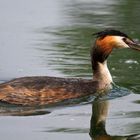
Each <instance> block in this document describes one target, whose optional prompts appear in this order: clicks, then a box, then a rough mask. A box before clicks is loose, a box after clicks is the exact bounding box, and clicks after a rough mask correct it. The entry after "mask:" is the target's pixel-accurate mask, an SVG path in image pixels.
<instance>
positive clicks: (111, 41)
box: [0, 30, 139, 106]
mask: <svg viewBox="0 0 140 140" xmlns="http://www.w3.org/2000/svg"><path fill="white" fill-rule="evenodd" d="M96 36H97V39H96V41H95V45H94V46H93V48H92V51H91V62H92V69H93V71H94V75H93V79H92V80H86V79H76V78H68V79H67V78H56V77H47V76H38V77H23V78H17V79H14V80H11V81H9V82H6V83H3V84H1V85H0V101H2V102H7V103H10V104H17V105H28V106H33V105H46V104H54V103H58V102H61V101H66V100H68V99H74V98H80V97H85V96H87V95H90V94H95V93H98V94H100V93H103V92H105V91H106V90H108V89H110V88H111V83H112V77H111V75H110V72H109V70H108V68H107V62H106V59H107V57H108V56H109V54H110V53H111V52H112V50H113V48H128V47H129V48H132V49H135V50H139V48H136V47H130V46H131V45H137V46H138V44H137V43H135V42H134V41H133V40H132V39H130V38H129V37H128V36H127V35H126V34H124V33H122V32H120V31H116V30H104V31H102V32H98V33H96Z"/></svg>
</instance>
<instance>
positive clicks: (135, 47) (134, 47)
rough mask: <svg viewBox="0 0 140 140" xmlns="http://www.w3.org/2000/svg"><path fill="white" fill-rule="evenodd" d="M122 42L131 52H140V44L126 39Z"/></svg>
mask: <svg viewBox="0 0 140 140" xmlns="http://www.w3.org/2000/svg"><path fill="white" fill-rule="evenodd" d="M123 41H124V42H125V43H126V44H127V45H128V46H129V47H130V48H131V49H133V50H137V51H140V48H138V47H140V43H137V42H135V41H133V40H131V39H128V38H124V39H123Z"/></svg>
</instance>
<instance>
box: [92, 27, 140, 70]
mask: <svg viewBox="0 0 140 140" xmlns="http://www.w3.org/2000/svg"><path fill="white" fill-rule="evenodd" d="M93 35H95V36H96V41H95V45H94V46H93V48H92V52H91V56H92V68H93V69H95V68H96V64H97V63H95V62H100V63H103V62H104V61H105V60H106V59H107V57H108V56H109V54H110V53H111V52H112V50H113V49H114V48H131V49H134V50H138V51H140V48H138V47H136V46H140V44H138V43H136V42H135V41H134V40H132V39H131V38H130V37H129V36H128V35H126V34H125V33H122V32H120V31H118V30H112V29H106V30H104V31H101V32H97V33H95V34H93Z"/></svg>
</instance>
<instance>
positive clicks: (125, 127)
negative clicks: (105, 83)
mask: <svg viewBox="0 0 140 140" xmlns="http://www.w3.org/2000/svg"><path fill="white" fill-rule="evenodd" d="M139 11H140V1H139V0H134V1H132V0H123V1H121V0H117V1H116V0H53V1H49V0H48V1H45V0H42V1H39V0H24V1H18V0H12V1H9V0H0V80H1V82H4V81H7V80H10V79H12V78H17V77H21V76H31V75H48V76H58V77H81V78H92V71H91V65H90V55H89V51H90V47H91V46H92V44H93V42H94V37H93V36H92V33H94V32H96V31H99V30H102V29H105V28H115V29H119V30H121V31H124V32H125V33H127V34H128V35H129V36H131V37H132V38H133V39H135V40H137V41H139V39H140V28H139V26H140V12H139ZM139 63H140V53H139V52H136V51H131V50H129V49H128V50H127V49H126V50H114V52H113V53H112V54H111V56H110V57H109V61H108V65H109V68H110V71H111V74H112V76H113V79H114V82H115V83H116V84H117V85H119V86H121V87H125V88H127V89H128V90H131V91H132V92H133V93H134V94H132V95H129V96H125V97H122V98H117V99H113V100H110V108H109V114H108V118H107V126H106V128H107V132H108V133H109V134H110V135H119V136H120V135H124V136H125V135H130V134H135V133H136V134H137V133H139V132H140V111H139V110H140V96H139V93H140V72H139V71H140V64H139ZM117 92H120V91H116V93H117ZM124 92H125V91H123V90H122V91H121V93H122V94H125V93H124ZM127 92H129V91H127ZM118 94H119V93H118ZM91 108H92V105H91V104H87V105H82V106H80V105H77V106H70V107H57V108H56V107H53V108H45V109H44V108H43V109H36V108H34V109H27V110H24V111H25V112H24V111H23V110H22V109H21V110H20V109H16V108H14V110H12V111H13V112H14V113H13V112H11V109H9V108H5V107H1V111H0V112H1V115H2V116H0V122H1V125H0V137H1V138H2V139H3V140H9V139H10V140H15V139H20V140H25V139H26V140H27V139H30V140H44V139H45V140H56V139H62V140H64V139H67V140H86V139H90V136H89V134H88V133H89V128H90V118H91V114H92V109H91ZM49 112H52V113H49ZM3 115H4V116H3ZM11 115H18V116H11ZM24 115H26V116H24ZM28 115H29V116H28Z"/></svg>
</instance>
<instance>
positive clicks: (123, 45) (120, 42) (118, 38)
mask: <svg viewBox="0 0 140 140" xmlns="http://www.w3.org/2000/svg"><path fill="white" fill-rule="evenodd" d="M123 38H124V37H121V36H115V40H116V46H115V47H116V48H129V46H128V45H127V44H126V43H125V42H124V41H123Z"/></svg>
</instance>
